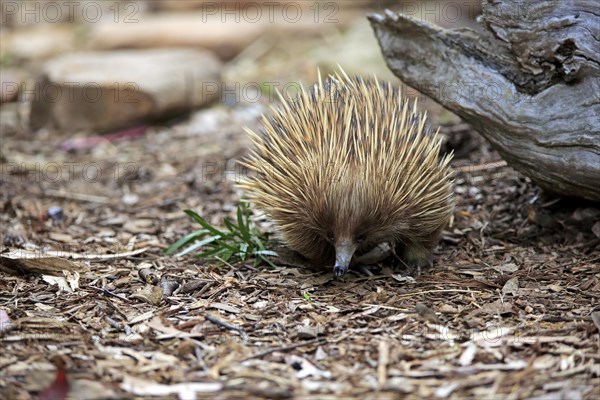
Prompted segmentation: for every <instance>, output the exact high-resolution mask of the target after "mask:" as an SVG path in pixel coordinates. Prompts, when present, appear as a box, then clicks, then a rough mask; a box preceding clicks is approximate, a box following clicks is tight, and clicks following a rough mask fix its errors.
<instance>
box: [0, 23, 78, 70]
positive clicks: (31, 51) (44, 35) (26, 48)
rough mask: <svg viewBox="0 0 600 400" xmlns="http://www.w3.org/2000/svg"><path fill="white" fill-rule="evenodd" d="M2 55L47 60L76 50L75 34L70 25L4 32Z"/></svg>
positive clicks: (34, 27)
mask: <svg viewBox="0 0 600 400" xmlns="http://www.w3.org/2000/svg"><path fill="white" fill-rule="evenodd" d="M0 41H1V42H2V46H1V51H0V54H1V55H2V56H3V57H9V58H11V59H12V58H14V59H17V60H27V61H29V60H45V59H48V58H51V57H54V56H57V55H60V54H63V53H67V52H69V51H72V50H73V49H74V48H75V33H74V30H73V29H72V27H70V26H69V25H56V24H55V25H41V26H31V27H28V28H27V29H17V30H15V31H2V34H1V36H0Z"/></svg>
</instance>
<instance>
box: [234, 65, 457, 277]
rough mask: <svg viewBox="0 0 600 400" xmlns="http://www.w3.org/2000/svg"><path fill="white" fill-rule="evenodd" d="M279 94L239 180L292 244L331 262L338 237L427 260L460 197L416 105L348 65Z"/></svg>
mask: <svg viewBox="0 0 600 400" xmlns="http://www.w3.org/2000/svg"><path fill="white" fill-rule="evenodd" d="M280 97H281V96H280ZM281 100H282V106H281V107H280V108H278V109H273V113H272V115H271V116H270V117H263V126H264V128H263V130H262V131H261V132H260V133H255V132H252V131H248V133H249V135H250V138H251V139H252V141H253V143H254V145H255V147H256V148H255V150H254V152H253V153H252V154H251V155H250V157H249V158H248V159H247V160H246V161H245V162H244V165H246V166H247V167H248V168H250V170H252V171H253V176H252V177H249V178H248V179H246V180H244V181H243V182H241V184H240V186H241V187H242V188H243V189H244V190H245V192H246V194H247V197H248V199H249V200H250V201H252V202H253V203H254V204H255V205H256V206H257V207H259V208H260V209H262V210H264V211H265V212H266V213H267V214H268V215H270V217H271V218H272V219H273V221H274V222H275V223H276V224H277V226H278V228H279V231H280V232H281V234H282V235H283V238H284V240H285V242H286V243H287V244H288V246H289V247H291V248H292V249H294V250H296V251H297V252H299V253H300V254H301V255H303V256H304V257H306V258H307V259H308V260H309V261H311V262H312V263H315V264H317V265H328V266H330V265H332V262H333V261H334V257H335V248H334V242H337V241H338V240H340V239H350V240H352V241H354V242H356V243H359V251H360V250H368V249H369V248H372V247H373V246H375V245H376V244H378V243H381V242H385V241H388V242H390V243H392V244H401V245H403V247H404V248H405V250H406V254H407V255H408V257H407V259H408V261H409V262H411V263H415V264H423V263H424V262H425V261H426V260H425V258H427V257H428V255H427V254H428V252H430V250H431V249H432V248H433V247H434V246H435V245H436V244H437V241H438V238H439V234H440V232H441V230H442V229H443V228H444V226H446V224H447V223H448V221H449V219H450V216H451V214H452V212H453V208H454V203H453V197H452V193H451V190H450V187H451V179H450V174H451V172H450V169H449V167H448V163H449V161H450V158H451V155H447V156H445V157H444V158H442V159H440V158H439V157H438V154H439V150H440V143H441V139H440V138H439V136H438V135H437V134H435V133H432V132H431V131H430V130H429V129H428V128H426V126H425V120H426V115H425V114H421V113H419V112H418V111H417V109H416V102H414V103H412V104H410V102H409V101H408V100H406V99H404V98H403V97H402V96H401V94H400V93H399V91H398V90H397V89H394V88H392V87H391V85H390V84H387V85H380V84H379V83H378V82H377V80H376V79H372V80H363V79H360V78H349V77H348V76H347V75H346V74H345V73H344V72H343V71H341V73H340V74H336V75H335V76H331V77H330V78H329V79H328V80H327V81H325V82H323V81H322V80H321V79H320V77H319V82H318V83H317V84H316V85H315V86H314V87H313V88H312V90H310V91H305V90H302V92H301V94H300V96H299V98H297V99H295V101H294V102H291V101H285V100H284V99H283V98H281Z"/></svg>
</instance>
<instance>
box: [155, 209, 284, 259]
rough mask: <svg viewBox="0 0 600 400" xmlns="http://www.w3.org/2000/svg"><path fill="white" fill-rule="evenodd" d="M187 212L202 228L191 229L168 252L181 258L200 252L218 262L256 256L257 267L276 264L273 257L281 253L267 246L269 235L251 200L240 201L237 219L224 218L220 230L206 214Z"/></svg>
mask: <svg viewBox="0 0 600 400" xmlns="http://www.w3.org/2000/svg"><path fill="white" fill-rule="evenodd" d="M184 212H185V213H186V214H187V215H188V216H189V217H190V218H192V219H193V220H194V221H196V222H197V223H198V224H199V225H200V226H201V227H202V229H200V230H197V231H194V232H191V233H189V234H187V235H185V236H184V237H182V238H181V239H179V240H178V241H176V242H175V243H173V244H172V245H171V246H170V247H169V248H168V249H167V250H166V251H165V253H166V254H173V253H175V252H176V251H178V250H180V249H182V248H183V250H181V251H179V252H178V253H177V254H175V256H176V257H181V256H183V255H185V254H189V253H193V252H196V251H197V250H198V249H202V251H200V252H199V253H197V254H195V257H197V258H207V259H208V260H211V261H215V262H221V261H224V262H227V263H229V262H239V261H246V260H247V259H248V258H250V257H254V266H258V265H260V264H261V263H266V264H268V265H270V266H272V267H276V265H275V264H273V262H272V261H271V260H269V258H268V257H269V256H274V257H276V256H277V253H275V252H274V251H271V250H267V248H266V246H265V243H264V242H265V234H264V233H262V232H261V231H259V230H258V228H257V227H256V226H255V225H254V223H253V222H252V221H251V219H250V208H249V206H248V203H245V202H240V204H239V205H238V207H237V219H236V221H235V222H232V221H230V220H229V219H227V218H225V219H223V224H224V225H225V229H219V228H216V227H214V226H212V225H211V224H209V223H208V222H207V221H206V220H205V219H204V218H203V217H202V216H200V215H199V214H198V213H197V212H196V211H194V210H189V209H188V210H184Z"/></svg>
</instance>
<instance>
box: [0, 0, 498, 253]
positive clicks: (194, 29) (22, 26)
mask: <svg viewBox="0 0 600 400" xmlns="http://www.w3.org/2000/svg"><path fill="white" fill-rule="evenodd" d="M0 5H1V7H0V13H1V14H0V17H1V20H2V25H1V30H0V43H1V51H0V66H1V68H0V78H1V81H2V84H1V86H0V87H1V96H0V99H1V102H2V103H1V105H0V135H1V139H2V146H1V151H0V162H1V163H2V185H3V190H2V199H3V205H2V207H3V216H4V217H3V221H2V222H3V224H5V226H7V227H10V229H8V231H7V232H5V236H4V237H8V242H9V243H12V238H15V237H16V238H25V240H27V241H35V240H38V241H41V242H46V241H49V242H50V243H52V244H53V245H57V244H60V242H61V241H60V240H59V242H58V243H57V242H56V240H55V239H56V238H54V239H53V238H52V237H50V238H49V236H48V235H49V234H50V235H52V234H55V233H54V232H53V225H52V224H51V222H48V221H49V219H50V217H49V213H48V210H52V209H53V207H59V208H60V209H61V210H62V212H63V214H64V219H65V221H67V222H74V221H77V224H79V227H77V226H74V225H71V224H70V223H67V224H66V228H65V229H66V230H67V233H66V234H67V236H66V237H62V239H64V240H66V241H67V242H69V243H76V246H78V245H79V244H78V243H80V240H84V239H85V238H86V237H93V236H95V235H98V234H100V237H101V239H97V240H99V242H100V243H104V242H106V243H109V244H114V243H124V242H125V243H126V242H127V241H129V240H131V238H132V237H134V238H135V237H136V234H140V233H142V234H143V235H147V234H151V233H153V234H155V236H151V237H152V238H153V239H152V240H150V244H154V245H158V246H162V247H164V246H165V245H168V244H170V243H171V242H172V241H173V240H176V238H177V237H178V235H179V234H180V233H181V232H185V231H186V229H188V228H186V226H179V228H177V226H175V225H173V224H171V223H170V222H172V221H174V220H178V221H181V218H182V216H183V214H182V213H181V212H180V210H181V209H185V208H195V209H197V210H199V212H200V213H201V214H203V215H206V216H207V218H209V219H212V221H213V222H215V223H216V222H218V221H220V218H221V217H222V214H223V213H225V214H227V213H229V212H230V211H231V210H232V209H233V208H234V207H235V204H236V203H237V202H238V200H239V193H238V192H237V191H236V189H235V185H234V183H235V181H236V180H238V179H240V178H243V171H241V170H240V169H239V166H238V164H237V163H236V162H237V160H239V159H240V158H242V157H243V156H244V155H245V154H246V153H247V152H248V149H249V145H250V144H249V141H248V139H247V138H246V135H245V134H244V130H243V128H244V127H245V126H248V127H250V128H251V129H257V128H259V127H260V116H261V114H263V113H265V112H268V110H269V107H270V106H271V105H276V103H277V97H276V95H275V92H276V91H277V90H278V91H280V92H281V93H283V95H285V96H293V95H294V93H295V92H297V90H299V84H300V83H301V84H303V85H310V84H312V83H314V82H315V81H316V80H317V70H320V71H321V72H322V73H323V74H328V73H330V72H333V71H334V70H335V69H336V68H337V66H338V65H339V66H341V67H343V68H344V69H345V70H346V71H347V72H348V73H349V74H359V75H363V76H368V75H373V74H375V75H377V77H378V78H379V79H380V80H383V81H385V80H389V81H391V82H392V83H393V84H394V85H401V82H400V81H399V80H398V79H397V78H396V77H395V76H394V75H393V74H392V73H391V72H390V71H389V70H388V68H387V66H386V65H385V62H384V59H383V56H382V55H381V52H380V48H379V45H378V43H377V40H376V38H375V36H374V34H373V32H372V29H371V27H370V25H369V23H368V21H367V19H366V16H367V15H368V14H369V13H372V12H379V13H381V12H384V11H385V9H391V10H394V11H399V12H403V13H405V14H409V15H412V16H413V17H415V18H417V19H421V20H428V21H432V22H434V23H436V24H438V25H440V26H442V27H445V28H459V27H465V26H469V27H473V28H475V29H477V23H476V17H477V15H478V14H479V13H480V8H479V2H478V1H472V0H465V1H459V2H456V1H393V2H392V1H387V2H381V1H344V2H334V1H270V2H256V1H216V2H215V1H196V0H156V1H112V0H111V1H98V0H96V1H62V0H60V1H43V0H38V1H7V0H2V1H0ZM404 90H405V94H406V95H408V96H410V97H416V96H419V102H420V104H421V108H422V109H425V110H427V111H428V113H429V118H430V122H431V124H432V125H434V126H441V132H442V134H443V135H444V137H445V138H447V139H448V141H449V142H451V143H449V145H448V146H446V148H445V150H449V149H454V151H455V154H456V161H455V164H457V165H460V164H461V163H462V164H468V163H473V162H474V163H478V162H482V161H485V162H488V161H492V162H493V161H497V160H499V158H498V157H497V156H496V155H495V154H492V153H490V150H489V149H488V147H487V146H485V145H483V144H482V141H481V139H479V137H478V136H477V135H476V134H474V133H473V131H472V130H470V128H469V127H468V125H466V124H464V123H463V122H461V121H460V119H459V118H457V117H456V116H455V115H453V114H452V113H450V112H448V111H446V110H444V109H443V108H441V107H440V106H438V105H437V104H436V103H434V102H433V101H432V100H430V99H427V98H424V97H422V96H420V95H419V93H418V92H417V91H416V90H414V89H412V88H409V87H404ZM448 141H447V142H448ZM473 149H477V151H476V152H474V151H473ZM465 190H466V189H465ZM473 190H475V189H473ZM472 195H473V196H481V195H480V194H479V192H473V193H472ZM478 201H479V200H478ZM139 210H142V214H143V215H145V217H144V216H142V217H140V215H138V211H139ZM144 210H145V211H144ZM82 215H86V216H87V217H86V218H88V219H89V223H88V224H86V228H85V229H84V230H83V231H81V230H78V229H79V228H80V227H81V224H84V223H85V220H81V218H82V217H81V216H82ZM23 216H35V217H34V218H32V219H28V220H26V221H25V220H23V219H22V217H23ZM115 218H116V219H115ZM139 218H142V219H143V220H144V222H143V223H140V224H141V225H140V226H139V227H137V225H136V226H134V227H133V228H131V229H130V230H128V229H122V226H123V223H124V222H123V221H127V220H133V221H134V222H131V223H132V224H134V225H135V224H136V222H135V221H136V220H138V219H139ZM106 220H109V221H113V220H114V221H121V222H119V223H118V224H117V225H116V227H121V228H119V229H115V230H110V232H109V231H106V229H105V228H106V224H105V223H104V222H102V221H106ZM167 222H169V223H167ZM77 224H75V225H77ZM103 226H104V228H102V227H103ZM111 226H112V225H111ZM71 230H73V231H72V232H71ZM177 230H178V232H176V231H177ZM158 237H160V238H158ZM59 239H60V238H59ZM20 240H21V239H19V240H17V242H19V241H20ZM5 242H6V240H5Z"/></svg>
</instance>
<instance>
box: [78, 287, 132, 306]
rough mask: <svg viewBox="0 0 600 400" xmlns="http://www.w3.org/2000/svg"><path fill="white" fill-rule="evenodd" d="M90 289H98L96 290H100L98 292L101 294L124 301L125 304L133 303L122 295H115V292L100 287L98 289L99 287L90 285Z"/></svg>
mask: <svg viewBox="0 0 600 400" xmlns="http://www.w3.org/2000/svg"><path fill="white" fill-rule="evenodd" d="M88 287H89V288H92V289H96V290H98V291H100V292H102V293H104V294H107V295H109V296H113V297H116V298H117V299H119V300H123V301H124V302H126V303H131V300H129V299H128V298H127V297H123V296H121V295H120V294H116V293H113V292H111V291H110V290H108V289H104V288H100V287H98V286H92V285H89V286H88Z"/></svg>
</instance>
